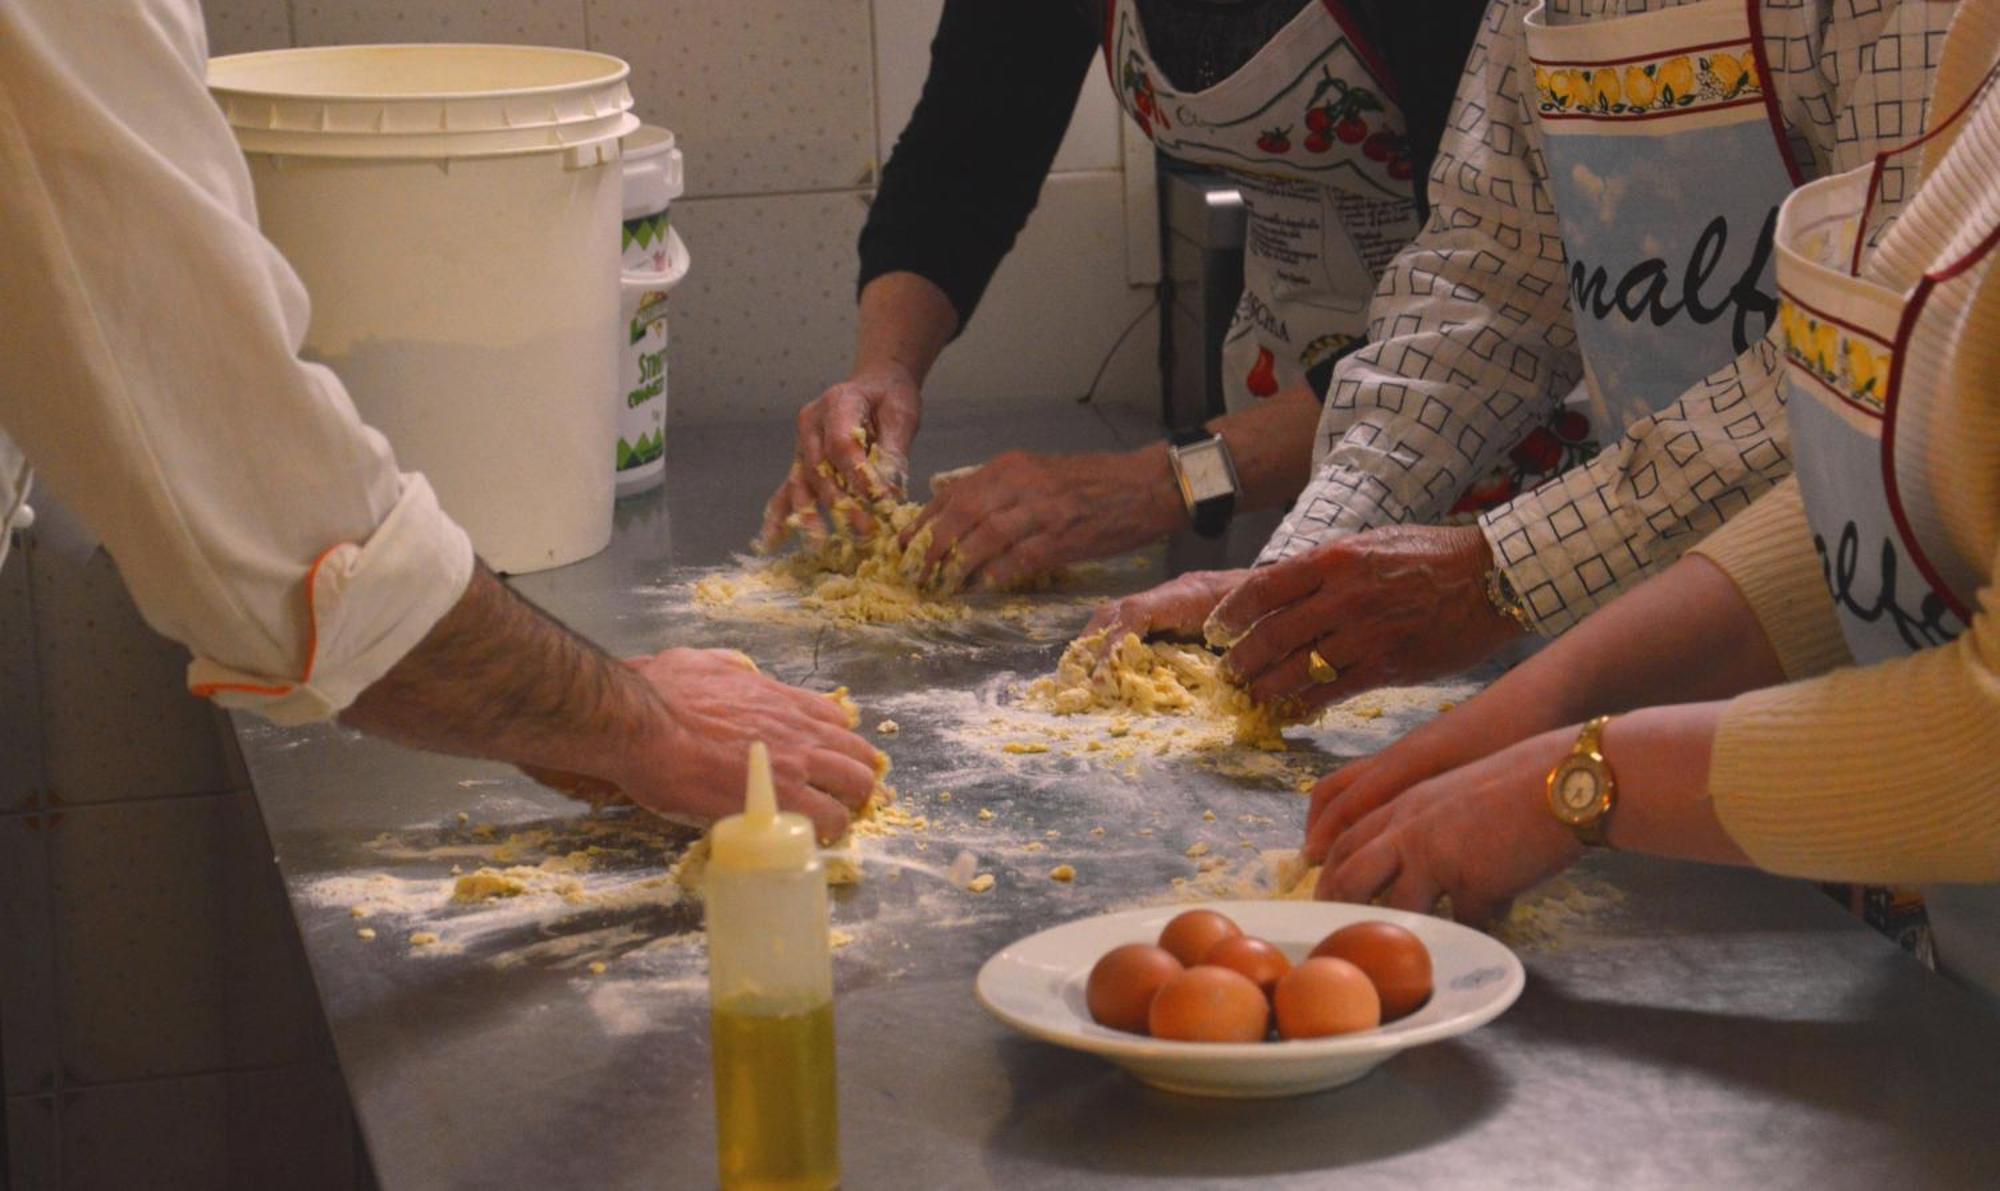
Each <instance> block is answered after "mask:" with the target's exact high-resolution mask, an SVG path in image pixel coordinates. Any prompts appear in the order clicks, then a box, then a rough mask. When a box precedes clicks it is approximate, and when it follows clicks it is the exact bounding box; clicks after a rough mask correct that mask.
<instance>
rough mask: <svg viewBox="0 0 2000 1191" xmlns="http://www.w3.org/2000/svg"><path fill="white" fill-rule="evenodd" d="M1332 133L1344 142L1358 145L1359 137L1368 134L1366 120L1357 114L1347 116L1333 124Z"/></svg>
mask: <svg viewBox="0 0 2000 1191" xmlns="http://www.w3.org/2000/svg"><path fill="white" fill-rule="evenodd" d="M1333 134H1334V135H1335V136H1337V137H1339V138H1340V139H1341V141H1342V142H1343V143H1345V144H1349V145H1358V144H1360V143H1361V138H1363V137H1365V136H1367V135H1368V121H1366V120H1363V119H1362V118H1361V117H1359V116H1349V117H1347V118H1346V119H1344V120H1342V121H1341V122H1340V123H1338V124H1336V125H1334V126H1333Z"/></svg>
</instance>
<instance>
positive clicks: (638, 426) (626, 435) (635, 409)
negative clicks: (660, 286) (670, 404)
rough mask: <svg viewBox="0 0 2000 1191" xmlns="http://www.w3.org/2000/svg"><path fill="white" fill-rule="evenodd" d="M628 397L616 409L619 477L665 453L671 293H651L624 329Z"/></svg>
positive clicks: (646, 296) (657, 458)
mask: <svg viewBox="0 0 2000 1191" xmlns="http://www.w3.org/2000/svg"><path fill="white" fill-rule="evenodd" d="M624 340H625V342H624V343H623V345H622V346H623V347H624V349H625V350H624V352H623V353H622V355H623V357H624V358H623V377H624V393H625V399H624V401H623V403H622V404H621V405H620V407H619V410H618V472H619V478H620V479H626V478H628V477H629V473H633V472H637V471H640V470H642V469H645V468H647V467H648V465H656V464H658V462H659V461H660V459H661V458H662V457H663V456H664V455H665V454H666V451H667V295H666V294H664V293H649V294H646V295H644V296H642V297H641V298H640V299H639V309H638V312H637V313H636V314H634V315H633V316H632V320H631V322H630V323H629V324H628V325H627V327H626V333H625V336H624Z"/></svg>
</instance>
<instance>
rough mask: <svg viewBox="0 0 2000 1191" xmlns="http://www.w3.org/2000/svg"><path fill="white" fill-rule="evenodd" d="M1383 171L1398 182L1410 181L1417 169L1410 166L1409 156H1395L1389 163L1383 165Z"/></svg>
mask: <svg viewBox="0 0 2000 1191" xmlns="http://www.w3.org/2000/svg"><path fill="white" fill-rule="evenodd" d="M1382 172H1383V173H1386V174H1388V175H1389V176H1390V177H1391V178H1394V179H1395V180H1396V181H1398V182H1408V181H1409V180H1410V176H1411V175H1412V174H1414V173H1415V172H1416V171H1415V170H1413V169H1411V168H1410V159H1409V158H1407V157H1395V158H1391V159H1390V161H1389V164H1388V165H1386V166H1383V167H1382Z"/></svg>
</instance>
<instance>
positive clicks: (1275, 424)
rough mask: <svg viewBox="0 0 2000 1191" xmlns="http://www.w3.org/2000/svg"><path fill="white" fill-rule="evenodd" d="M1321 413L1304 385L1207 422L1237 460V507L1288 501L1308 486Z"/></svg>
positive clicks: (1244, 508)
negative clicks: (1314, 441) (1314, 442)
mask: <svg viewBox="0 0 2000 1191" xmlns="http://www.w3.org/2000/svg"><path fill="white" fill-rule="evenodd" d="M1319 415H1320V406H1319V401H1318V399H1317V398H1315V397H1314V396H1313V394H1312V390H1310V389H1308V388H1305V387H1304V386H1299V387H1297V388H1291V389H1286V390H1285V391H1284V392H1282V393H1279V394H1277V395H1276V396H1273V397H1272V398H1270V399H1269V400H1267V401H1260V402H1258V403H1257V404H1256V405H1253V406H1251V407H1250V408H1249V409H1246V410H1241V411H1239V412H1237V413H1230V414H1224V415H1222V416H1221V417H1219V418H1215V419H1213V420H1212V421H1210V422H1209V423H1208V429H1209V430H1210V431H1211V432H1213V433H1215V434H1220V435H1221V436H1222V439H1223V441H1224V442H1226V443H1228V444H1229V453H1230V455H1231V456H1232V457H1234V459H1235V460H1236V479H1237V482H1238V484H1239V485H1240V490H1239V491H1238V493H1237V496H1236V511H1237V512H1239V513H1241V512H1249V511H1251V510H1254V509H1272V508H1278V507H1280V506H1283V505H1288V504H1290V503H1291V502H1292V500H1293V499H1294V498H1295V497H1297V496H1298V494H1299V493H1300V491H1302V490H1303V489H1304V488H1305V486H1306V481H1307V480H1309V479H1311V478H1312V451H1313V432H1314V431H1315V430H1316V429H1317V428H1318V426H1319ZM1168 479H1169V481H1170V482H1171V480H1172V477H1171V476H1169V477H1168Z"/></svg>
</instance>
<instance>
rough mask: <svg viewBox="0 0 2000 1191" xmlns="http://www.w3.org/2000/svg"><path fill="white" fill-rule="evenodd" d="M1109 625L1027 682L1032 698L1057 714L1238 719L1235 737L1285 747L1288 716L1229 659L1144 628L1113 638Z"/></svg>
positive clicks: (1274, 749)
mask: <svg viewBox="0 0 2000 1191" xmlns="http://www.w3.org/2000/svg"><path fill="white" fill-rule="evenodd" d="M1108 635H1109V633H1108V630H1105V631H1099V632H1096V633H1092V634H1090V635H1089V636H1085V637H1079V638H1077V639H1076V640H1075V641H1072V642H1071V643H1070V646H1069V648H1068V649H1066V650H1064V651H1063V655H1062V660H1061V661H1060V662H1058V663H1056V672H1055V673H1054V674H1053V675H1050V676H1048V677H1046V678H1039V679H1036V680H1035V681H1034V682H1033V683H1031V684H1029V686H1028V697H1027V703H1028V705H1029V706H1030V707H1035V708H1038V709H1040V710H1043V711H1049V712H1053V713H1055V714H1056V715H1077V714H1080V713H1083V712H1103V711H1135V712H1139V713H1140V714H1143V715H1200V716H1206V717H1209V718H1212V719H1228V720H1234V721H1235V728H1236V743H1238V744H1244V745H1249V746H1250V747H1252V748H1259V749H1266V750H1269V751H1272V752H1280V751H1283V749H1284V747H1285V739H1284V737H1283V736H1282V735H1280V734H1279V729H1280V728H1281V727H1282V726H1283V723H1284V721H1283V720H1282V719H1281V717H1280V716H1279V715H1278V713H1277V712H1276V711H1275V710H1273V709H1272V708H1270V707H1267V706H1261V705H1259V704H1257V703H1254V702H1252V701H1251V698H1250V694H1249V692H1248V691H1245V690H1244V689H1243V688H1242V687H1239V686H1237V685H1236V684H1235V683H1232V682H1230V681H1229V679H1228V678H1227V677H1226V676H1225V675H1224V674H1223V672H1222V664H1221V663H1222V657H1221V655H1220V654H1217V653H1213V652H1211V651H1209V650H1207V649H1204V648H1202V647H1201V646H1199V645H1179V644H1175V643H1173V642H1170V641H1143V640H1141V639H1140V638H1139V635H1138V634H1137V633H1126V634H1124V635H1123V636H1122V637H1120V638H1119V639H1118V640H1116V641H1111V640H1108Z"/></svg>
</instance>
